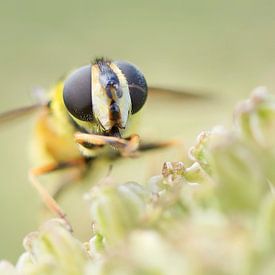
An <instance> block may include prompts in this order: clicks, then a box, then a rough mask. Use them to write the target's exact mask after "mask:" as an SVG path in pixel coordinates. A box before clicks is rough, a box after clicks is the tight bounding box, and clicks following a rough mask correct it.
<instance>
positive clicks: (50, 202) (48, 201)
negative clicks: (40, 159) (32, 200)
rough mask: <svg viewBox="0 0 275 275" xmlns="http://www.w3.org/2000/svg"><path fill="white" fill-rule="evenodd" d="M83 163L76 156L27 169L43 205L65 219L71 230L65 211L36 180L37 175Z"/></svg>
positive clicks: (81, 159) (82, 160)
mask: <svg viewBox="0 0 275 275" xmlns="http://www.w3.org/2000/svg"><path fill="white" fill-rule="evenodd" d="M84 163H85V159H84V158H78V159H74V160H71V161H67V162H62V163H57V164H49V165H44V166H41V167H37V168H33V169H30V171H29V179H30V181H31V183H32V185H33V187H34V188H35V189H36V190H37V192H38V193H39V194H40V196H41V198H42V200H43V202H44V203H45V205H46V206H47V207H48V208H49V210H51V211H52V212H53V213H54V214H55V215H57V216H59V217H60V218H61V219H63V220H64V221H65V223H66V224H67V225H68V226H69V228H70V229H71V230H72V227H71V225H70V223H69V221H68V220H67V218H66V214H65V212H64V211H63V210H62V209H61V207H60V206H59V205H58V203H57V202H56V200H55V199H54V198H53V197H52V196H51V195H50V194H49V192H48V191H47V189H46V188H45V187H44V186H43V185H42V184H41V183H40V181H39V180H38V176H41V175H45V174H48V173H51V172H54V171H57V170H60V169H64V168H68V167H72V166H77V165H81V164H84Z"/></svg>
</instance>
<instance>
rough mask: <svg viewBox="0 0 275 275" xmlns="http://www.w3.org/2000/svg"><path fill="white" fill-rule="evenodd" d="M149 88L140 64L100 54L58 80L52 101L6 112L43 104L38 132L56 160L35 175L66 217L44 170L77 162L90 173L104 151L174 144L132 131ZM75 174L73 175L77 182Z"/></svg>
mask: <svg viewBox="0 0 275 275" xmlns="http://www.w3.org/2000/svg"><path fill="white" fill-rule="evenodd" d="M148 90H149V91H150V89H148V87H147V83H146V80H145V77H144V75H143V73H142V72H141V71H140V70H139V69H138V68H137V67H136V66H135V65H133V64H131V63H129V62H126V61H110V60H106V59H103V58H100V59H96V60H95V61H94V62H92V63H91V64H89V65H86V66H83V67H80V68H79V69H77V70H75V71H73V72H72V73H71V74H69V75H68V76H67V77H66V78H65V79H63V80H60V81H58V82H57V83H56V85H55V86H54V87H53V89H52V90H51V91H50V93H49V98H48V99H47V100H46V101H43V102H40V103H36V104H33V105H30V106H27V107H23V108H18V109H15V110H12V111H8V112H5V113H2V114H0V123H1V122H4V121H6V120H10V119H13V118H16V117H19V116H22V115H25V114H29V113H32V112H34V111H36V110H38V109H39V110H40V114H39V116H38V119H37V122H36V126H35V138H36V141H37V142H38V143H39V148H40V149H41V150H42V151H43V153H46V154H47V155H49V156H50V158H51V160H52V162H51V163H49V164H46V165H43V166H40V167H36V168H33V169H30V171H29V178H30V181H31V183H32V185H33V186H34V187H35V188H36V190H37V191H38V193H39V194H40V195H41V197H42V200H43V201H44V203H45V204H46V206H47V207H48V208H49V209H50V210H51V211H52V212H53V213H54V214H55V215H58V216H59V217H61V218H62V219H64V220H65V221H66V217H65V213H64V211H63V210H62V209H61V208H60V206H59V205H58V203H57V202H56V200H55V198H54V197H55V196H54V195H53V196H52V195H50V194H49V192H48V191H47V189H46V188H45V187H44V186H43V185H42V184H41V183H40V182H39V180H38V177H39V176H41V175H44V174H47V173H51V172H54V171H57V170H61V169H65V168H72V167H78V168H79V171H80V176H81V175H82V176H84V175H85V171H86V170H87V169H88V168H89V167H90V164H91V163H92V162H93V161H94V160H95V159H97V158H98V157H100V156H102V155H104V154H105V155H107V156H109V157H112V158H119V157H131V156H135V155H136V154H137V152H138V151H145V150H151V149H155V148H160V147H166V146H170V145H172V142H169V141H168V142H156V143H140V139H139V136H138V135H136V134H132V135H130V136H127V134H126V133H127V129H128V128H129V124H130V122H131V119H132V117H133V116H135V114H136V113H138V112H139V111H140V110H141V109H142V107H143V106H144V104H145V102H146V99H147V95H148ZM152 90H153V89H152ZM155 90H157V91H160V90H161V89H155ZM149 93H150V92H149ZM178 93H179V92H178ZM182 95H184V94H182ZM185 96H186V94H185ZM74 177H75V175H74V176H72V177H71V178H70V179H69V180H68V179H67V180H68V181H71V182H73V181H74V180H75V178H74ZM77 177H79V175H77ZM66 222H67V221H66ZM67 223H68V222H67Z"/></svg>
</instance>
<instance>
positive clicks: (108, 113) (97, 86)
mask: <svg viewBox="0 0 275 275" xmlns="http://www.w3.org/2000/svg"><path fill="white" fill-rule="evenodd" d="M110 68H111V69H112V70H113V72H114V73H115V74H116V76H117V78H118V80H119V85H120V89H121V91H122V93H121V95H119V94H118V92H117V91H116V89H115V88H114V87H112V86H111V87H110V91H111V95H108V91H106V87H104V86H103V85H102V84H101V83H100V79H99V77H100V73H101V72H100V68H99V66H98V65H97V64H95V65H93V66H92V72H91V73H92V104H93V113H94V118H95V120H96V121H97V122H98V123H99V125H100V126H101V127H102V128H103V129H104V131H110V130H111V128H112V127H118V128H120V129H125V128H126V126H127V121H128V119H129V116H130V115H131V107H132V106H131V98H130V91H129V87H128V83H127V80H126V78H125V76H124V75H123V74H122V72H121V71H120V69H119V68H118V67H117V66H116V65H115V64H113V63H112V64H110ZM111 106H115V111H116V112H115V113H116V114H115V116H114V115H113V114H112V108H111Z"/></svg>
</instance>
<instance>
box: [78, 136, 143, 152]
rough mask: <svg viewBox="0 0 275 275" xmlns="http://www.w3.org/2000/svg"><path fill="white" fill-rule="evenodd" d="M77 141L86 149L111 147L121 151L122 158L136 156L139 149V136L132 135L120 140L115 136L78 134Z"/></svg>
mask: <svg viewBox="0 0 275 275" xmlns="http://www.w3.org/2000/svg"><path fill="white" fill-rule="evenodd" d="M75 141H76V142H77V143H78V144H80V145H82V146H84V147H93V146H95V147H99V146H104V145H109V146H112V147H115V148H116V149H118V150H119V152H120V154H121V155H122V156H125V157H126V156H127V157H130V156H135V153H136V152H137V150H138V147H139V136H138V135H132V136H130V137H128V138H125V139H124V138H119V137H113V136H101V135H93V134H85V133H76V134H75Z"/></svg>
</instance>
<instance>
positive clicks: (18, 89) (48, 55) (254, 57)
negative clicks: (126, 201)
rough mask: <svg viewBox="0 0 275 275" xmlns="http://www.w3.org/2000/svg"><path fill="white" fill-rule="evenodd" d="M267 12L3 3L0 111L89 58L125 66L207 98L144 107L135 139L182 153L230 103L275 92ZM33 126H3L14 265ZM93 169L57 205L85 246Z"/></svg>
mask: <svg viewBox="0 0 275 275" xmlns="http://www.w3.org/2000/svg"><path fill="white" fill-rule="evenodd" d="M274 10H275V2H274V1H252V0H250V1H245V0H239V1H221V0H219V1H214V0H212V1H209V0H208V1H175V0H170V1H145V0H140V1H64V0H62V1H52V0H48V1H34V0H32V1H27V0H26V1H1V2H0V33H1V35H0V45H1V46H0V47H1V48H0V49H1V51H0V89H1V93H0V97H1V100H0V110H1V111H2V110H8V109H11V108H14V107H18V106H22V105H24V104H28V103H30V102H32V98H31V90H32V88H33V87H35V86H37V85H39V86H43V87H46V88H47V87H49V86H50V85H52V84H53V83H54V82H55V81H56V80H57V79H58V78H59V77H60V76H62V75H64V73H66V72H67V71H69V70H71V69H73V68H75V67H77V66H79V65H82V64H86V63H88V62H89V61H90V60H92V59H93V58H95V57H98V56H102V55H103V56H106V57H110V58H112V59H124V60H129V61H131V62H133V63H135V64H137V65H138V66H139V67H140V68H141V69H142V71H143V72H144V74H145V75H146V78H147V81H148V83H149V84H151V85H159V86H164V87H174V88H180V89H185V90H189V89H190V90H191V91H193V90H194V91H198V92H200V93H204V94H211V98H210V99H209V100H186V101H184V102H179V101H177V100H173V99H169V98H168V99H167V98H164V99H160V100H158V99H157V98H155V99H154V100H152V101H151V102H148V104H147V105H146V108H145V110H144V114H143V116H142V117H141V120H140V128H139V130H138V133H139V134H140V135H141V136H142V137H144V138H149V139H150V140H156V139H166V138H179V137H181V138H182V139H183V140H184V146H185V148H186V147H187V148H188V147H189V146H190V144H192V142H193V141H194V139H195V137H196V135H197V134H198V133H199V131H200V130H204V129H209V128H211V127H212V126H214V125H216V124H217V123H219V124H225V125H228V126H229V125H230V123H231V116H232V115H231V114H232V109H233V106H234V104H235V102H236V101H238V100H239V99H241V98H244V97H246V96H247V95H248V94H249V93H250V91H251V89H253V88H254V87H256V86H258V85H266V86H267V87H268V88H269V89H270V90H272V89H274V88H275V78H274V75H275V50H274V49H275V32H274V27H275V16H274ZM34 122H35V118H34V117H32V118H29V119H26V120H23V121H21V122H20V123H18V124H14V123H12V125H5V126H4V127H1V135H0V140H1V142H0V147H1V151H0V152H1V157H0V171H1V184H0V202H1V206H0V221H1V226H0V258H1V259H2V258H5V259H9V260H12V261H14V260H15V259H16V258H17V257H18V255H19V253H21V252H22V250H23V249H22V244H21V243H22V239H23V236H25V235H26V234H27V233H28V232H30V231H32V230H34V229H35V228H36V227H37V225H38V224H39V218H40V217H39V216H40V214H39V213H40V211H39V210H40V200H39V197H38V195H37V194H36V192H35V190H33V189H32V188H31V186H30V185H29V183H28V179H27V171H28V168H29V167H30V162H29V157H28V152H29V143H30V139H31V132H32V125H33V123H34ZM179 152H180V153H179ZM181 152H182V153H181ZM183 152H184V149H182V150H180V151H179V150H178V149H176V150H175V149H174V150H173V149H171V150H165V151H162V152H154V153H152V154H146V155H144V156H143V157H141V158H140V159H138V160H130V161H129V160H122V161H119V162H117V163H115V164H114V169H113V177H114V179H115V180H116V181H121V182H122V181H127V180H137V181H139V182H143V181H144V180H145V179H146V178H148V177H149V176H151V175H154V174H157V173H159V172H160V168H161V163H162V162H163V161H165V160H179V159H184V156H183V155H184V153H183ZM94 170H100V171H99V172H98V173H93V174H92V175H90V177H89V179H87V180H86V182H88V184H86V185H83V186H79V185H78V186H75V187H73V188H71V189H70V190H69V192H68V193H67V194H66V195H64V196H63V197H62V198H61V201H60V203H61V205H62V206H63V207H64V209H65V210H66V212H67V213H68V215H69V217H70V219H71V220H72V223H73V224H76V223H77V224H78V229H77V230H76V233H75V234H77V235H78V236H80V237H81V238H82V239H87V238H88V237H89V233H90V231H89V230H90V221H89V220H86V219H85V211H87V210H86V207H85V202H83V203H82V204H81V203H80V202H81V201H82V195H83V192H84V191H85V190H87V189H88V188H89V186H90V185H91V184H92V183H96V182H97V181H98V180H99V179H100V178H101V177H102V176H103V175H104V174H106V171H107V170H108V168H107V166H106V165H103V163H97V164H96V165H95V169H94ZM137 171H138V172H137ZM89 184H90V185H89Z"/></svg>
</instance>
